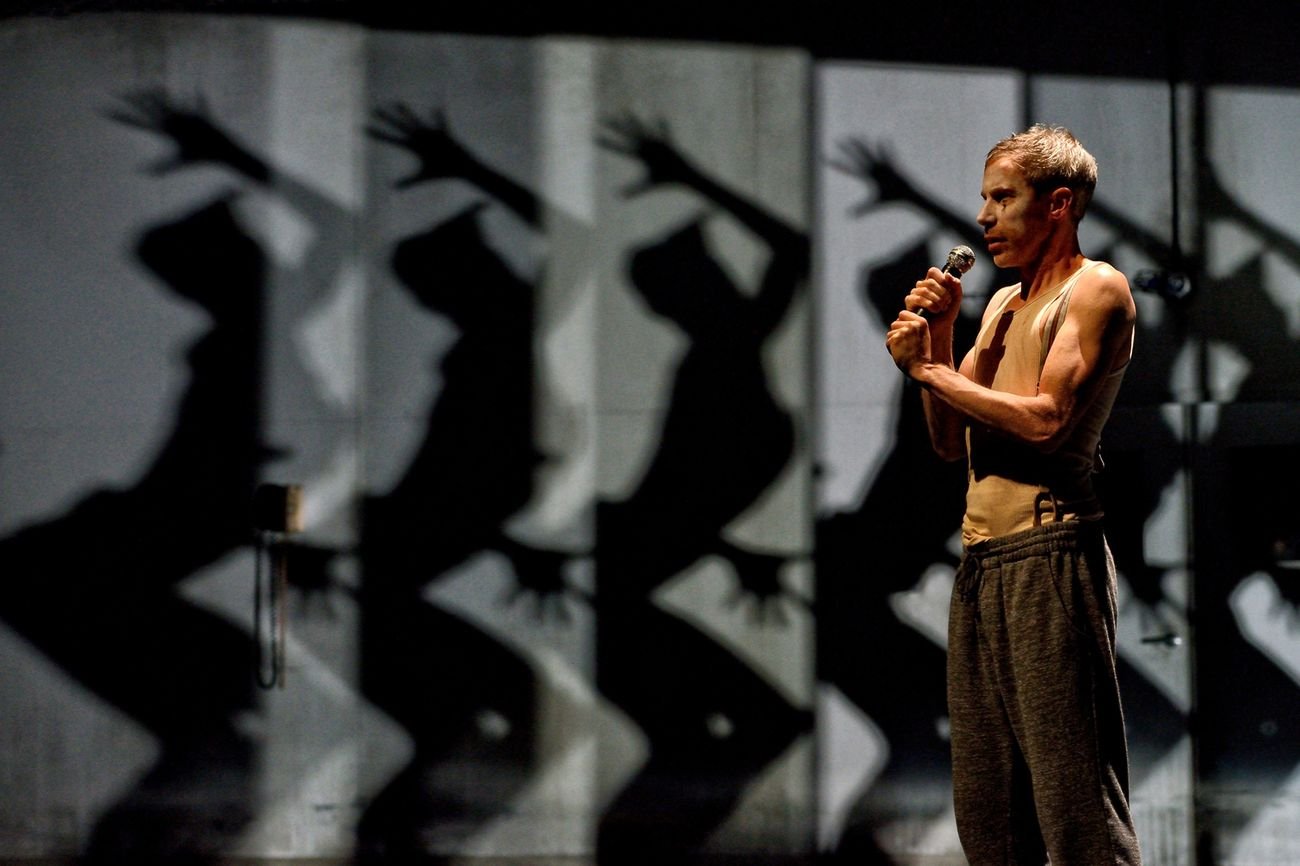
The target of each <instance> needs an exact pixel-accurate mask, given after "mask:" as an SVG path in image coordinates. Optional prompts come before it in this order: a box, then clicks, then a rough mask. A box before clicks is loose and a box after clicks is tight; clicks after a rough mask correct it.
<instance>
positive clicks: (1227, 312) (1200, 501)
mask: <svg viewBox="0 0 1300 866" xmlns="http://www.w3.org/2000/svg"><path fill="white" fill-rule="evenodd" d="M1202 179H1203V187H1202V190H1201V195H1200V200H1201V201H1202V203H1203V209H1204V217H1205V219H1207V220H1224V221H1228V222H1232V223H1235V224H1236V225H1237V226H1238V227H1239V228H1241V229H1242V230H1244V231H1245V232H1246V233H1248V234H1249V235H1250V236H1252V237H1253V238H1255V239H1257V240H1259V241H1260V242H1262V243H1263V245H1264V249H1263V251H1261V253H1260V254H1258V255H1256V256H1253V257H1251V258H1250V259H1248V260H1246V261H1244V262H1243V263H1242V264H1241V265H1240V266H1239V267H1238V268H1236V269H1235V270H1234V271H1232V272H1230V273H1228V274H1225V275H1224V276H1222V277H1217V278H1209V277H1207V278H1206V285H1205V286H1204V287H1203V288H1201V289H1200V290H1199V291H1198V292H1197V294H1196V296H1195V304H1194V307H1193V310H1192V315H1193V317H1194V320H1195V321H1196V323H1197V326H1198V330H1199V331H1200V332H1201V333H1203V334H1204V338H1205V339H1206V341H1207V343H1209V344H1210V345H1223V346H1227V347H1229V348H1231V350H1233V351H1234V352H1235V353H1237V354H1238V357H1239V358H1242V359H1244V360H1245V362H1246V365H1247V366H1246V374H1245V376H1244V377H1243V378H1241V379H1240V380H1238V381H1237V382H1236V383H1235V385H1236V391H1235V398H1236V399H1235V402H1236V403H1237V404H1239V406H1238V407H1233V406H1224V407H1221V408H1220V417H1219V419H1218V421H1217V426H1216V428H1215V431H1214V435H1213V437H1212V438H1210V439H1209V441H1208V442H1206V443H1205V444H1204V445H1202V446H1201V447H1200V448H1198V462H1197V466H1196V470H1197V471H1196V482H1197V489H1196V501H1195V504H1196V506H1197V511H1196V514H1197V522H1196V527H1195V532H1196V535H1195V538H1196V553H1197V566H1198V567H1197V583H1196V600H1197V611H1198V616H1197V638H1198V647H1199V648H1200V651H1199V652H1198V654H1197V689H1198V694H1197V697H1198V706H1199V709H1200V721H1201V726H1200V734H1201V737H1200V751H1199V758H1200V765H1199V766H1200V774H1201V778H1202V779H1203V780H1204V781H1205V782H1206V783H1207V784H1208V786H1210V787H1209V789H1210V790H1213V791H1216V792H1248V793H1249V802H1250V803H1251V804H1258V805H1257V806H1254V807H1252V808H1251V809H1246V808H1243V809H1240V810H1239V811H1233V810H1232V809H1230V808H1220V810H1219V811H1218V812H1216V813H1215V815H1214V821H1213V822H1208V821H1207V822H1203V826H1205V827H1206V828H1211V827H1212V828H1214V829H1217V830H1218V831H1219V833H1220V834H1221V837H1220V838H1219V839H1218V840H1217V841H1216V840H1215V839H1214V838H1212V837H1211V836H1210V834H1209V831H1208V829H1207V833H1206V838H1204V839H1202V840H1201V846H1202V847H1201V850H1200V852H1199V853H1200V858H1201V861H1203V862H1205V863H1211V864H1212V863H1216V862H1220V861H1219V860H1218V859H1217V858H1218V855H1219V854H1224V855H1228V856H1229V857H1230V856H1231V851H1232V848H1233V847H1235V846H1236V845H1238V844H1239V843H1240V842H1242V841H1243V838H1242V836H1241V832H1242V831H1243V830H1244V829H1245V828H1246V826H1248V824H1249V823H1250V822H1251V821H1252V820H1254V819H1256V818H1257V817H1259V816H1258V814H1257V812H1256V811H1254V809H1255V808H1262V807H1263V806H1264V805H1265V804H1268V805H1271V804H1274V803H1276V802H1277V801H1278V799H1280V798H1283V797H1284V796H1285V794H1284V791H1285V786H1286V785H1287V784H1289V783H1290V782H1291V780H1292V779H1293V778H1294V775H1295V771H1296V768H1297V766H1300V729H1297V727H1296V724H1295V720H1296V719H1300V669H1297V667H1296V665H1297V662H1296V659H1298V658H1300V646H1298V644H1300V637H1298V636H1297V635H1298V631H1297V629H1296V623H1297V622H1300V577H1298V576H1297V571H1296V570H1295V567H1294V565H1295V542H1296V539H1297V537H1298V536H1300V509H1297V507H1296V504H1295V493H1294V492H1295V489H1296V484H1297V482H1298V481H1300V468H1298V467H1300V446H1296V445H1295V444H1293V443H1290V442H1288V441H1286V440H1287V439H1288V438H1290V437H1289V435H1288V433H1287V432H1286V431H1289V430H1292V429H1294V427H1295V424H1296V421H1295V415H1296V411H1295V406H1294V403H1295V397H1296V383H1297V382H1300V352H1298V351H1297V347H1296V342H1297V341H1296V338H1295V337H1294V335H1293V334H1292V333H1291V332H1290V330H1289V325H1288V323H1289V322H1291V321H1294V313H1295V311H1294V310H1287V309H1286V308H1285V307H1283V306H1282V305H1281V304H1280V303H1279V301H1278V300H1276V299H1275V298H1274V297H1272V296H1271V295H1270V293H1269V292H1268V291H1267V290H1266V287H1267V286H1268V285H1269V283H1270V274H1269V272H1268V271H1267V270H1266V268H1265V262H1264V256H1265V254H1274V255H1276V256H1280V257H1281V258H1282V259H1283V260H1284V261H1285V262H1286V263H1287V264H1288V265H1289V266H1290V267H1291V268H1292V269H1300V243H1297V242H1296V240H1295V239H1294V238H1292V237H1290V236H1289V235H1287V234H1286V233H1285V232H1284V231H1282V230H1280V229H1279V228H1277V227H1276V226H1274V225H1272V224H1270V223H1268V222H1267V221H1266V220H1264V219H1263V218H1261V217H1260V216H1259V215H1257V214H1254V213H1252V212H1250V211H1249V210H1247V209H1246V208H1245V207H1244V206H1243V205H1242V204H1241V203H1240V202H1238V201H1236V200H1235V199H1234V198H1233V197H1232V196H1231V195H1230V194H1229V193H1228V191H1227V190H1226V189H1225V188H1224V187H1223V185H1222V184H1221V182H1220V181H1219V179H1218V178H1217V176H1215V174H1214V173H1213V171H1212V170H1210V169H1209V168H1208V167H1207V168H1206V170H1205V171H1204V172H1203V175H1202ZM1243 311H1249V314H1243ZM1207 372H1208V373H1209V375H1211V376H1214V375H1216V374H1219V373H1220V372H1221V371H1220V369H1219V368H1217V367H1212V368H1210V370H1208V371H1207ZM1216 384H1219V385H1225V384H1226V383H1216ZM1224 390H1228V389H1227V388H1226V387H1225V388H1224ZM1251 404H1253V405H1251ZM1218 802H1219V803H1222V802H1223V801H1222V800H1219V801H1218ZM1245 841H1249V840H1245ZM1198 862H1200V861H1198Z"/></svg>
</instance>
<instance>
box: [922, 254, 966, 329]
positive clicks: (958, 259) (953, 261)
mask: <svg viewBox="0 0 1300 866" xmlns="http://www.w3.org/2000/svg"><path fill="white" fill-rule="evenodd" d="M974 264H975V252H974V250H972V249H971V248H970V247H968V246H966V245H965V244H958V245H957V246H955V247H953V248H952V249H951V250H949V251H948V261H946V262H944V263H943V267H942V268H941V269H940V271H941V273H945V274H956V275H957V276H958V277H959V278H960V277H961V276H962V275H963V274H965V273H966V272H967V271H969V270H970V269H971V267H972V266H973V265H974ZM912 312H914V313H916V314H917V315H919V316H920V317H921V318H923V319H926V320H928V319H930V318H931V317H932V315H933V314H932V313H931V312H930V311H929V310H913V311H912Z"/></svg>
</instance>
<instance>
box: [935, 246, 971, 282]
mask: <svg viewBox="0 0 1300 866" xmlns="http://www.w3.org/2000/svg"><path fill="white" fill-rule="evenodd" d="M974 264H975V251H974V250H972V249H971V248H970V247H968V246H966V245H965V244H958V245H957V246H955V247H953V248H952V249H951V250H950V251H949V252H948V263H947V264H946V265H944V266H943V269H944V271H946V272H953V273H956V274H957V276H961V275H962V274H964V273H966V272H967V271H969V270H970V269H971V266H972V265H974Z"/></svg>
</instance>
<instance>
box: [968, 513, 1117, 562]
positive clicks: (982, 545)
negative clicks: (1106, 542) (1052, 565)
mask: <svg viewBox="0 0 1300 866" xmlns="http://www.w3.org/2000/svg"><path fill="white" fill-rule="evenodd" d="M1103 539H1104V537H1103V535H1102V525H1101V521H1100V520H1063V521H1061V522H1059V523H1046V524H1044V525H1042V526H1035V527H1033V528H1032V529H1025V530H1023V531H1021V532H1013V533H1012V534H1011V535H1004V536H1002V537H1000V538H990V539H988V540H987V541H981V542H978V543H976V544H972V545H969V546H967V547H966V548H965V549H964V551H963V553H964V554H965V556H966V557H969V558H972V559H975V560H978V561H979V563H980V565H981V566H989V565H994V564H996V563H999V562H1015V561H1018V560H1021V559H1028V558H1030V557H1034V556H1042V555H1043V554H1046V553H1054V552H1057V551H1063V550H1079V549H1081V548H1082V547H1084V546H1086V545H1088V544H1090V543H1096V542H1098V541H1102V540H1103Z"/></svg>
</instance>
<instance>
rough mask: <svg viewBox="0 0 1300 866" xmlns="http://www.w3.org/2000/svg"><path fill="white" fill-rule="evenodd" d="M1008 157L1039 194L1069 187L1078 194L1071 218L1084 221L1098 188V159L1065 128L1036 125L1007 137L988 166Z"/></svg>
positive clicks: (994, 153) (992, 153) (999, 144)
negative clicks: (1089, 204) (996, 160)
mask: <svg viewBox="0 0 1300 866" xmlns="http://www.w3.org/2000/svg"><path fill="white" fill-rule="evenodd" d="M1003 157H1006V158H1008V159H1010V160H1011V161H1012V163H1014V164H1015V166H1016V167H1017V168H1019V169H1020V172H1021V174H1023V175H1024V176H1025V181H1026V182H1027V183H1028V184H1029V185H1030V186H1031V187H1033V188H1034V191H1035V192H1038V193H1048V192H1051V191H1052V190H1054V189H1057V188H1059V187H1066V188H1068V189H1069V190H1070V191H1071V192H1073V193H1074V204H1073V206H1072V208H1071V211H1070V212H1071V215H1072V216H1073V217H1074V221H1075V222H1076V223H1077V222H1078V221H1079V220H1081V219H1083V215H1084V213H1085V212H1086V211H1087V210H1088V203H1089V202H1091V201H1092V194H1093V192H1094V191H1095V190H1096V189H1097V160H1095V159H1093V156H1092V154H1090V153H1088V151H1087V150H1085V149H1084V147H1083V145H1082V144H1080V143H1079V139H1077V138H1075V137H1074V133H1072V132H1070V130H1068V129H1066V128H1065V127H1064V126H1048V125H1046V124H1042V123H1036V124H1034V125H1033V126H1031V127H1029V129H1027V130H1025V131H1024V132H1018V133H1016V134H1015V135H1010V136H1007V137H1006V138H1004V139H1002V140H1001V141H999V142H998V143H997V144H995V145H993V147H992V148H991V149H990V150H989V155H988V157H987V158H986V159H985V160H984V164H985V165H988V164H989V163H991V162H993V161H994V160H995V159H1001V158H1003Z"/></svg>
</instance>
